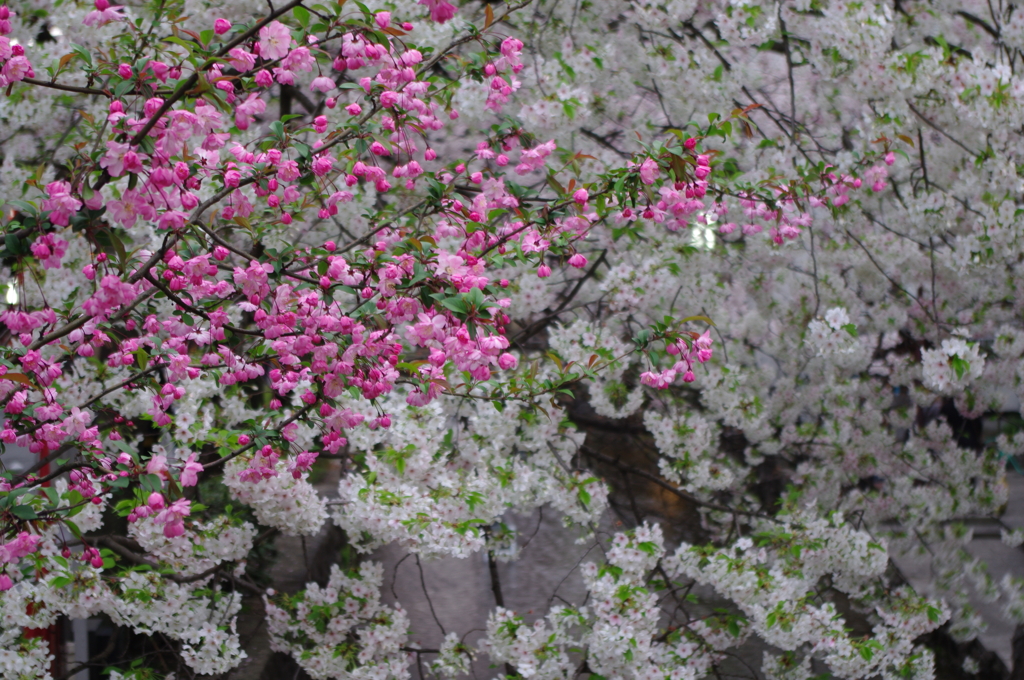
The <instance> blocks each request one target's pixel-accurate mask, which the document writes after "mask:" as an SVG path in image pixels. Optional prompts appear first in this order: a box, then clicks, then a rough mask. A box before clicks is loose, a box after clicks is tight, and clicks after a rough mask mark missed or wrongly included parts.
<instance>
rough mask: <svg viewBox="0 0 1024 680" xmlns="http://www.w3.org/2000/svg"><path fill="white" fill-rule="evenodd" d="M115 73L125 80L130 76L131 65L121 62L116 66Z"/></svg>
mask: <svg viewBox="0 0 1024 680" xmlns="http://www.w3.org/2000/svg"><path fill="white" fill-rule="evenodd" d="M117 75H119V76H121V77H122V78H124V79H125V80H128V79H129V78H131V77H132V67H131V66H129V65H128V64H121V65H120V66H118V67H117Z"/></svg>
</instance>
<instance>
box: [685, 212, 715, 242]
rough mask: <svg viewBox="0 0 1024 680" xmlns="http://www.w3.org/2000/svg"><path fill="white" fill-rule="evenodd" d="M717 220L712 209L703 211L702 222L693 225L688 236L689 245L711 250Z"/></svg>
mask: <svg viewBox="0 0 1024 680" xmlns="http://www.w3.org/2000/svg"><path fill="white" fill-rule="evenodd" d="M717 221H718V214H717V213H715V212H714V211H712V210H709V211H708V212H706V213H704V222H705V224H701V223H700V222H697V223H695V224H694V225H693V227H692V229H693V231H692V232H691V236H690V245H691V246H693V247H694V248H704V249H706V250H713V249H714V247H715V240H716V236H715V226H714V225H715V222H717Z"/></svg>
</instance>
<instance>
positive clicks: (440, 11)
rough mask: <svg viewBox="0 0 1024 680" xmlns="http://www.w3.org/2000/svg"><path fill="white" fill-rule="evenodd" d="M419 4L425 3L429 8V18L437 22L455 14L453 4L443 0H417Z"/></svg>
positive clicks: (446, 19) (444, 20)
mask: <svg viewBox="0 0 1024 680" xmlns="http://www.w3.org/2000/svg"><path fill="white" fill-rule="evenodd" d="M419 4H421V5H426V6H427V8H428V9H429V10H430V18H431V20H433V21H436V22H437V23H439V24H443V23H444V22H446V21H448V20H449V19H451V18H452V17H454V16H455V6H454V5H452V4H451V3H448V2H446V1H445V0H419Z"/></svg>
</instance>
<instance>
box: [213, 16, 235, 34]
mask: <svg viewBox="0 0 1024 680" xmlns="http://www.w3.org/2000/svg"><path fill="white" fill-rule="evenodd" d="M230 30H231V22H230V21H228V20H227V19H217V20H216V21H214V22H213V32H214V33H216V34H217V35H224V34H225V33H227V32H228V31H230Z"/></svg>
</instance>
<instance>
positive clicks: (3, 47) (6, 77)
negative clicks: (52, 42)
mask: <svg viewBox="0 0 1024 680" xmlns="http://www.w3.org/2000/svg"><path fill="white" fill-rule="evenodd" d="M12 16H14V13H13V12H11V10H10V8H9V7H8V6H7V5H0V87H7V86H8V85H10V84H11V83H16V82H18V81H20V80H24V79H25V78H35V76H36V73H35V71H34V70H32V62H30V61H29V60H28V57H26V56H25V48H24V47H22V46H21V45H19V44H17V43H13V44H12V43H11V39H10V38H8V37H7V34H8V33H10V32H11V17H12Z"/></svg>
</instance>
